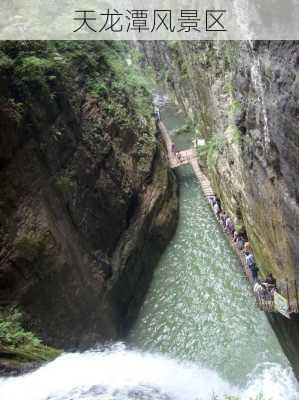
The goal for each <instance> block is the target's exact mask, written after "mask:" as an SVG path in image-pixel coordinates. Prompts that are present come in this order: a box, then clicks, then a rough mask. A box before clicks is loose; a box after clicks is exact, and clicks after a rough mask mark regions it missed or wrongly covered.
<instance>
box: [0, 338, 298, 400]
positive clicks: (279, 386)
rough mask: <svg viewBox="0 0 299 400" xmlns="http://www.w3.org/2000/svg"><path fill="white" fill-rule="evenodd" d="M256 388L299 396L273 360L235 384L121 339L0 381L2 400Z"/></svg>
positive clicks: (250, 391)
mask: <svg viewBox="0 0 299 400" xmlns="http://www.w3.org/2000/svg"><path fill="white" fill-rule="evenodd" d="M260 393H262V394H263V395H264V396H265V397H264V398H265V399H270V398H271V400H298V398H299V392H298V391H297V388H296V383H295V381H294V378H293V375H292V372H291V370H287V369H283V368H282V367H281V366H280V365H278V364H268V365H259V366H257V368H256V370H255V371H253V372H252V375H250V376H248V383H247V386H246V387H245V388H243V389H240V388H238V387H232V386H230V385H229V384H228V383H227V382H225V381H224V380H222V379H221V378H220V377H219V376H218V375H217V373H216V372H214V371H212V370H209V369H206V368H202V367H200V366H198V365H195V364H192V363H179V362H177V361H175V360H173V359H170V358H168V357H165V356H162V355H158V354H149V353H141V352H139V351H133V350H128V349H126V348H125V346H124V345H122V344H117V345H114V346H113V347H111V348H109V349H106V350H102V351H101V350H94V351H88V352H85V353H81V354H80V353H74V354H64V355H62V356H61V357H59V358H58V359H57V360H55V361H53V362H51V363H49V364H48V365H46V366H44V367H42V368H40V369H39V370H37V371H35V372H33V373H29V374H27V375H24V376H21V377H17V378H8V379H3V380H0V398H1V400H46V399H47V400H79V399H80V400H81V399H82V400H83V399H84V400H95V399H96V400H125V399H126V400H127V399H138V400H153V399H155V400H168V399H171V400H211V399H213V396H214V395H217V396H218V397H217V399H219V400H220V399H223V398H224V397H225V396H226V395H238V396H239V398H240V399H241V400H251V399H255V397H256V396H258V395H260Z"/></svg>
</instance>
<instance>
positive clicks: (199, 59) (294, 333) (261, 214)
mask: <svg viewBox="0 0 299 400" xmlns="http://www.w3.org/2000/svg"><path fill="white" fill-rule="evenodd" d="M160 46H162V48H163V49H164V53H166V55H165V56H164V59H163V62H164V63H167V65H168V66H169V69H170V73H169V74H168V76H167V79H166V83H167V85H168V88H170V89H171V90H173V91H174V94H175V95H176V97H177V100H178V102H179V103H180V104H181V106H182V109H184V110H185V111H186V112H187V113H188V114H189V116H190V118H191V119H192V120H193V122H194V124H195V127H196V128H197V129H198V131H199V133H200V135H201V137H204V138H205V140H206V142H207V144H208V155H207V156H206V159H205V161H206V162H207V173H208V174H209V176H210V179H211V181H212V184H213V187H214V189H215V191H216V193H217V194H218V196H219V197H220V198H221V200H222V203H223V205H224V208H225V210H226V211H227V212H228V213H229V214H230V216H231V217H232V218H233V220H234V222H235V225H236V226H237V228H238V229H240V230H242V229H246V232H247V234H248V236H249V240H250V242H251V245H252V248H253V252H254V254H255V256H256V259H257V262H258V266H259V268H260V270H261V271H262V272H263V273H264V274H266V273H267V272H270V271H271V272H273V274H274V275H275V276H276V277H277V278H278V279H279V280H284V279H285V278H289V279H294V278H295V277H298V273H299V245H298V238H299V202H298V200H299V190H298V189H299V164H298V162H299V123H298V78H297V76H298V43H297V42H291V41H289V42H277V41H275V42H255V43H252V44H250V43H247V42H241V43H233V44H228V43H218V44H217V43H214V44H211V43H206V44H205V43H203V42H202V43H196V42H192V43H188V42H184V43H179V44H178V45H176V46H175V48H174V46H171V47H169V46H168V45H167V44H166V43H161V44H160ZM145 53H146V55H147V59H148V60H150V62H151V60H152V59H154V62H153V64H154V65H155V66H157V63H158V64H159V60H158V59H156V56H155V53H153V52H151V49H150V47H146V48H145ZM157 54H160V57H163V56H161V54H163V51H160V53H158V52H157ZM184 65H187V69H186V70H185V71H184V68H183V67H184ZM269 319H270V321H271V323H272V325H273V327H274V329H275V331H276V332H277V336H278V338H279V340H280V342H281V344H282V347H283V348H284V350H285V352H286V354H287V356H288V357H289V359H290V360H291V362H292V364H293V366H294V369H295V372H296V374H297V377H299V370H298V359H299V354H298V330H299V321H298V318H297V317H296V316H293V317H292V319H291V320H290V321H287V320H286V319H285V318H284V317H283V316H279V315H278V314H277V315H271V316H269Z"/></svg>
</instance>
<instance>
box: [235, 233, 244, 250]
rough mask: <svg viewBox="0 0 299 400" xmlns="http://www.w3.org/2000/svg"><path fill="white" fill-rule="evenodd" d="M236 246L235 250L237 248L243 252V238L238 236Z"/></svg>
mask: <svg viewBox="0 0 299 400" xmlns="http://www.w3.org/2000/svg"><path fill="white" fill-rule="evenodd" d="M236 245H237V248H238V249H239V250H240V251H242V250H243V248H244V245H245V240H244V238H243V236H242V235H238V238H237V241H236Z"/></svg>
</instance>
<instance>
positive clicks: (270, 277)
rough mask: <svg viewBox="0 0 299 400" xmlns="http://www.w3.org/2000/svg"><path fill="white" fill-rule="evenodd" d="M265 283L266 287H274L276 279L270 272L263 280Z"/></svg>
mask: <svg viewBox="0 0 299 400" xmlns="http://www.w3.org/2000/svg"><path fill="white" fill-rule="evenodd" d="M265 283H266V284H267V285H271V286H274V287H276V279H275V278H274V276H273V275H272V273H271V272H270V273H269V274H268V275H267V277H266V279H265Z"/></svg>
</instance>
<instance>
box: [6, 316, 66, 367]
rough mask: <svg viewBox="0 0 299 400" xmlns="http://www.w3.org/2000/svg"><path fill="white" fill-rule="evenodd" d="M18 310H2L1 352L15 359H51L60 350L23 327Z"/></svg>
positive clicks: (21, 360)
mask: <svg viewBox="0 0 299 400" xmlns="http://www.w3.org/2000/svg"><path fill="white" fill-rule="evenodd" d="M21 319H22V314H21V313H20V312H19V311H18V310H9V311H7V310H6V311H5V312H4V311H0V352H2V353H4V355H5V354H6V355H7V358H9V359H12V360H14V361H18V362H20V363H22V362H32V361H49V360H52V359H54V358H55V357H57V356H58V355H59V354H60V352H59V351H58V350H55V349H53V348H50V347H48V346H45V345H44V344H42V342H41V340H40V339H39V338H37V337H36V336H35V335H34V334H33V333H31V332H28V331H26V330H24V329H23V327H22V325H21Z"/></svg>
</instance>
